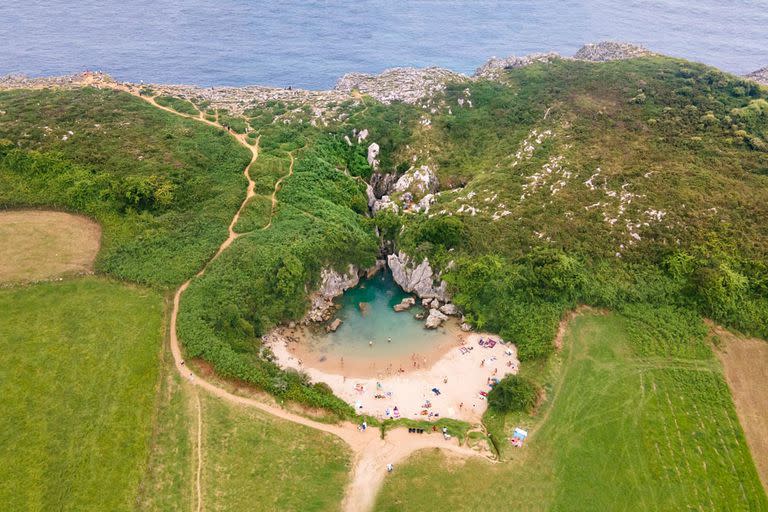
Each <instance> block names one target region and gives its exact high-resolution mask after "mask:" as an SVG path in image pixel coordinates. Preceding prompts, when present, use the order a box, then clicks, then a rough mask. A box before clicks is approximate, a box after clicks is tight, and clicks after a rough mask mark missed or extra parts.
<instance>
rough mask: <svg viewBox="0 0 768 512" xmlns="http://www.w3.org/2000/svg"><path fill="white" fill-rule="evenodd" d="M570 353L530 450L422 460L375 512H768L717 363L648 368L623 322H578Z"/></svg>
mask: <svg viewBox="0 0 768 512" xmlns="http://www.w3.org/2000/svg"><path fill="white" fill-rule="evenodd" d="M565 343H566V345H565V349H564V352H563V355H562V357H563V358H564V359H563V361H562V362H561V363H560V364H561V365H562V367H561V368H562V372H561V373H560V375H559V377H558V379H557V381H558V383H559V384H556V385H555V389H556V390H555V394H554V401H553V402H552V403H551V404H548V405H547V406H545V407H543V408H542V410H541V412H540V415H539V417H538V418H534V419H529V420H528V421H527V422H525V421H523V422H522V423H521V425H522V426H524V427H528V428H529V429H530V433H531V437H530V438H529V441H528V443H527V445H526V446H525V447H524V448H523V449H519V450H518V449H509V450H506V453H507V456H508V458H509V460H508V461H506V462H504V463H502V464H495V465H492V464H489V463H487V462H483V461H479V460H475V461H468V462H466V463H453V462H451V461H450V459H446V458H445V457H444V456H443V455H440V454H439V453H438V452H427V453H423V454H419V455H417V456H414V457H412V458H411V459H410V461H409V462H408V463H406V464H403V465H402V466H401V467H399V468H397V470H396V472H395V473H394V475H393V476H392V477H391V478H389V479H388V480H387V481H386V483H385V487H384V489H383V491H382V494H381V495H380V497H379V500H378V503H377V507H376V509H377V510H379V511H390V510H480V509H484V510H511V509H514V510H751V511H754V510H768V501H767V500H766V496H765V493H764V491H763V489H762V487H761V486H760V482H759V480H758V477H757V473H756V471H755V468H754V464H753V461H752V458H751V456H750V453H749V451H748V449H747V445H746V442H745V440H744V435H743V433H742V430H741V427H740V425H739V422H738V419H737V417H736V414H735V411H734V407H733V403H732V400H731V397H730V393H729V391H728V388H727V386H726V384H725V381H724V379H723V376H722V372H721V370H720V368H719V366H718V365H717V363H716V362H715V361H714V360H713V359H712V358H705V359H690V358H686V359H675V358H672V357H664V358H661V357H638V356H637V355H636V354H637V351H636V350H634V349H633V348H632V344H631V342H630V340H629V335H628V331H627V321H626V320H625V319H624V318H622V317H620V316H617V315H607V316H597V315H591V314H590V315H585V316H582V317H579V318H577V319H576V320H574V321H573V322H572V324H571V326H570V328H569V333H568V334H567V335H566V341H565ZM514 426H515V424H512V423H511V422H510V423H509V424H508V425H507V429H510V428H513V427H514ZM504 442H506V441H504Z"/></svg>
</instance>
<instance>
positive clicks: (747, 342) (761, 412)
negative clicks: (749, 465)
mask: <svg viewBox="0 0 768 512" xmlns="http://www.w3.org/2000/svg"><path fill="white" fill-rule="evenodd" d="M717 334H718V336H719V337H720V339H721V340H722V341H723V344H722V346H721V347H720V350H716V353H717V355H718V357H719V358H720V361H721V362H722V363H723V368H724V369H725V379H726V381H728V387H730V388H731V394H733V401H734V402H735V403H736V413H737V414H738V415H739V421H741V426H742V428H744V434H745V435H746V437H747V444H749V448H750V450H751V451H752V458H753V459H754V460H755V466H757V472H758V473H759V474H760V479H761V480H762V482H763V488H765V490H766V492H768V412H767V411H768V342H766V341H764V340H759V339H755V338H740V337H738V336H735V335H733V334H732V333H729V332H728V331H726V330H724V329H717Z"/></svg>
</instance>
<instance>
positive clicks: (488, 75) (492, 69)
mask: <svg viewBox="0 0 768 512" xmlns="http://www.w3.org/2000/svg"><path fill="white" fill-rule="evenodd" d="M559 58H561V57H560V55H559V54H558V53H556V52H549V53H532V54H531V55H525V56H523V57H516V56H514V55H510V56H509V57H504V58H501V59H499V58H496V57H491V59H490V60H488V61H487V62H486V63H485V64H483V65H482V66H480V67H479V68H477V70H476V71H475V74H474V75H473V76H474V77H475V78H485V79H488V80H496V79H498V78H499V77H500V76H501V74H502V73H503V72H504V70H505V69H513V68H522V67H525V66H530V65H531V64H534V63H536V62H552V61H553V60H555V59H559Z"/></svg>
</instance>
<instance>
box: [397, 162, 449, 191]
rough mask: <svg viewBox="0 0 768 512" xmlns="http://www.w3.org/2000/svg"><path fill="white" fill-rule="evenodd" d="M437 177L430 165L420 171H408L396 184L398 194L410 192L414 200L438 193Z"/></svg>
mask: <svg viewBox="0 0 768 512" xmlns="http://www.w3.org/2000/svg"><path fill="white" fill-rule="evenodd" d="M437 187H438V182H437V176H436V175H435V173H434V171H433V170H432V169H430V168H429V166H428V165H422V166H421V167H419V168H418V169H413V168H412V169H408V171H406V172H405V174H403V175H402V176H400V178H399V179H398V180H397V183H395V186H394V190H395V191H396V192H410V193H411V194H412V196H413V197H414V198H422V197H424V196H425V195H426V194H429V193H433V192H436V191H437Z"/></svg>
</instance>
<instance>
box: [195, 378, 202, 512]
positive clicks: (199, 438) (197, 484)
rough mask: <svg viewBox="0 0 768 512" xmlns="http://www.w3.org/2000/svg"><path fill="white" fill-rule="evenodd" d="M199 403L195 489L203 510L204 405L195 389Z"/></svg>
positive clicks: (198, 503)
mask: <svg viewBox="0 0 768 512" xmlns="http://www.w3.org/2000/svg"><path fill="white" fill-rule="evenodd" d="M195 402H196V404H197V472H196V475H195V490H196V491H197V512H201V511H202V510H203V486H202V484H201V480H202V475H203V406H202V404H201V403H200V394H199V393H198V392H197V391H195Z"/></svg>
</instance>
